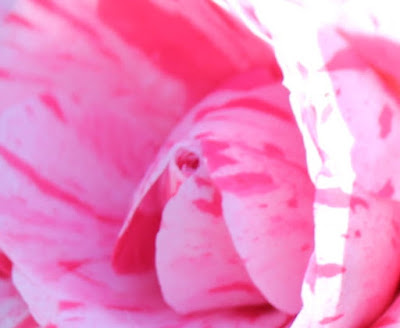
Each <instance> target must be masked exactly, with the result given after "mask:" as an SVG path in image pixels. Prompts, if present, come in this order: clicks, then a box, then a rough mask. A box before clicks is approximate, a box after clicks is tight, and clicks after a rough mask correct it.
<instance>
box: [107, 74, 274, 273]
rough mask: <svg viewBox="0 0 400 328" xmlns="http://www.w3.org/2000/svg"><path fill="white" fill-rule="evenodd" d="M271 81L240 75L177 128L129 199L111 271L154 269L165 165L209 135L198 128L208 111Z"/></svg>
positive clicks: (268, 76) (263, 76) (207, 130)
mask: <svg viewBox="0 0 400 328" xmlns="http://www.w3.org/2000/svg"><path fill="white" fill-rule="evenodd" d="M275 81H276V77H275V76H274V75H273V74H272V73H271V72H270V71H266V70H263V69H260V70H252V71H250V72H247V73H244V74H241V75H239V76H237V77H235V78H233V79H230V80H228V82H226V83H224V84H223V85H222V86H221V87H220V88H219V89H218V90H217V91H216V92H214V93H211V94H210V95H208V96H207V97H206V98H205V99H204V101H202V102H200V103H199V104H198V105H197V106H195V107H194V108H193V109H192V110H191V111H190V113H189V114H188V115H187V116H186V118H185V119H184V120H182V121H181V122H180V124H179V125H177V127H176V128H175V129H174V130H173V132H172V133H171V135H170V136H169V138H168V139H167V140H166V141H165V143H164V145H163V147H162V148H161V149H160V151H159V153H158V155H157V157H156V159H155V160H154V162H153V164H152V165H150V166H149V168H148V170H147V172H146V174H145V176H144V177H143V179H142V181H141V184H140V185H139V186H138V187H137V188H136V191H135V193H134V195H133V200H132V207H131V210H130V213H129V214H128V216H127V219H126V221H125V223H124V226H123V228H122V230H121V232H120V235H119V238H118V242H117V245H116V249H115V253H114V258H113V264H114V267H115V268H116V270H117V271H118V272H121V273H129V272H143V271H146V270H150V269H151V268H153V267H154V261H153V259H154V243H155V238H156V233H157V230H158V227H159V224H160V220H161V212H162V209H163V207H164V205H165V202H166V201H167V200H168V199H169V197H170V196H171V195H172V194H173V193H174V192H173V191H172V190H170V192H168V195H164V196H163V197H161V198H162V199H160V195H159V191H158V190H159V189H160V186H159V180H160V179H161V177H162V175H163V173H164V172H165V170H166V168H167V166H168V163H170V162H173V161H174V160H175V159H174V156H175V155H176V152H177V151H178V149H179V148H181V147H184V146H185V143H187V142H189V143H193V142H192V141H191V140H193V139H196V138H198V137H199V136H201V135H207V134H208V133H210V132H212V129H213V128H214V127H213V126H212V127H211V128H210V126H209V125H204V124H203V125H202V124H201V121H202V118H203V117H204V116H205V115H206V114H207V113H208V111H210V110H213V109H215V108H219V107H222V108H223V107H224V106H230V105H231V104H230V102H231V101H233V102H234V101H235V99H237V98H238V99H240V97H241V96H242V94H243V92H244V93H246V92H249V90H252V89H257V88H262V87H263V86H264V85H266V84H269V83H272V82H275ZM239 101H240V100H239ZM175 176H176V175H175ZM173 189H175V187H174V188H173Z"/></svg>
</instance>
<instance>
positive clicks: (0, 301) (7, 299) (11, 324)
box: [0, 277, 38, 328]
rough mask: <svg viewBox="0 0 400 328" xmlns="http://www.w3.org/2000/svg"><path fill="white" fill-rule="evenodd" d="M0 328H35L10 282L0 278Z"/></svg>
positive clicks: (23, 303)
mask: <svg viewBox="0 0 400 328" xmlns="http://www.w3.org/2000/svg"><path fill="white" fill-rule="evenodd" d="M0 326H1V327H2V328H37V327H38V324H37V323H36V322H35V320H34V319H33V317H32V316H31V314H30V313H29V310H28V308H27V306H26V304H25V302H24V301H23V300H22V298H21V296H20V295H19V294H18V292H17V290H16V289H15V287H14V285H13V283H12V280H11V279H9V278H3V277H0Z"/></svg>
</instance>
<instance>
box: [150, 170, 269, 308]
mask: <svg viewBox="0 0 400 328" xmlns="http://www.w3.org/2000/svg"><path fill="white" fill-rule="evenodd" d="M156 245H157V250H156V263H157V273H158V279H159V281H160V285H161V289H162V291H163V295H164V299H165V300H166V302H167V303H168V304H169V305H170V306H171V307H172V308H173V309H174V310H175V311H177V312H178V313H189V312H196V311H201V310H210V309H218V308H224V307H237V306H250V305H260V304H265V305H266V301H265V299H264V298H263V297H262V295H261V294H260V292H259V291H258V290H257V288H256V287H255V286H254V284H253V283H252V281H251V280H250V278H249V276H248V274H247V271H246V269H245V268H244V265H243V263H242V262H241V260H240V258H239V256H238V254H237V253H236V250H235V248H234V246H233V244H232V240H231V238H230V236H229V233H228V230H227V227H226V225H225V222H224V220H223V218H222V207H221V196H220V194H219V191H218V190H216V188H215V187H214V186H213V183H212V181H211V180H210V178H209V176H208V174H207V171H206V169H205V167H204V164H200V166H199V167H198V168H197V170H196V171H195V172H194V173H193V175H192V176H191V177H190V178H188V179H187V180H186V181H185V182H183V184H182V186H181V187H180V188H179V191H178V192H177V194H176V195H175V196H173V197H172V198H171V199H170V200H169V201H168V203H167V204H166V206H165V208H164V211H163V218H162V221H161V227H160V231H159V232H158V234H157V244H156Z"/></svg>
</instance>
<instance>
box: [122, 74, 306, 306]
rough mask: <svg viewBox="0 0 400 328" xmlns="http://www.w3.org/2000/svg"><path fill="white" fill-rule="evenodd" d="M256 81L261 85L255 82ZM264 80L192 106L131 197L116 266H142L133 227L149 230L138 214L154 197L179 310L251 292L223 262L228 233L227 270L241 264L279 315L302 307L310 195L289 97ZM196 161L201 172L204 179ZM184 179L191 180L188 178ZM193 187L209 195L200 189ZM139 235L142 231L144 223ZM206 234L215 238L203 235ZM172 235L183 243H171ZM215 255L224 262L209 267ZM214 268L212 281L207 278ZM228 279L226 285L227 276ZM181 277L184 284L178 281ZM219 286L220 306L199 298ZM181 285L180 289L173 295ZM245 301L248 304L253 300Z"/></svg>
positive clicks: (245, 79) (165, 278)
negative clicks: (230, 259)
mask: <svg viewBox="0 0 400 328" xmlns="http://www.w3.org/2000/svg"><path fill="white" fill-rule="evenodd" d="M263 75H264V83H260V82H262V79H261V77H262V76H263ZM268 75H269V74H268V73H264V74H262V72H260V71H258V72H252V73H248V74H244V75H243V76H242V77H241V78H238V79H236V81H233V82H231V83H230V84H228V85H226V86H224V87H222V88H221V89H220V90H219V91H217V92H215V93H214V94H212V95H209V96H208V97H207V98H206V99H205V100H204V101H202V102H201V103H200V104H199V105H198V106H196V107H195V108H194V109H193V111H192V112H190V113H189V114H188V116H187V117H186V118H185V119H184V120H183V121H182V123H181V124H180V125H179V126H178V127H177V128H176V129H175V130H174V132H173V133H172V134H171V136H170V138H169V139H168V140H167V141H166V144H165V147H164V148H163V149H162V151H161V152H160V154H159V160H158V161H157V162H156V164H155V165H154V166H153V168H151V169H150V170H149V171H148V174H147V176H146V178H145V179H144V180H143V182H142V186H141V187H140V188H139V189H138V190H137V193H136V195H135V196H134V205H133V208H132V215H131V216H130V217H128V220H127V222H126V224H125V228H124V229H123V231H122V232H121V235H120V239H119V242H118V246H117V248H116V258H115V259H116V262H115V264H116V266H117V268H118V267H119V268H127V266H126V263H130V264H131V269H132V270H134V269H135V267H141V261H138V259H141V258H140V257H139V258H138V257H137V254H143V253H141V252H140V251H139V250H140V249H148V248H147V247H144V246H143V242H146V243H148V240H144V239H142V238H136V239H135V238H131V237H132V236H133V234H134V233H135V232H134V231H135V229H134V228H137V227H138V226H139V222H146V220H147V222H155V219H154V216H153V217H152V218H151V220H149V216H148V215H142V214H143V210H142V208H143V207H147V206H146V203H147V201H148V197H149V196H151V195H153V204H154V205H153V208H158V211H159V214H158V224H159V225H160V224H161V228H160V232H159V235H158V237H157V248H156V250H155V254H156V258H157V271H158V276H159V278H160V282H161V286H162V289H163V291H164V295H165V297H166V298H167V300H169V302H170V304H171V305H172V306H173V307H175V308H176V309H177V310H178V311H181V312H186V311H196V310H201V309H202V308H203V309H205V308H207V307H210V306H214V307H216V306H218V303H219V306H220V307H223V306H226V305H227V303H226V301H227V299H225V297H226V296H229V295H230V294H231V293H232V292H235V291H236V290H235V288H236V289H237V291H236V292H238V291H241V290H239V287H240V289H243V288H244V287H243V286H245V285H246V286H247V287H246V290H247V291H248V292H250V291H252V287H251V286H252V284H251V283H248V282H246V283H245V284H244V282H245V280H243V278H244V276H243V274H242V273H240V271H238V270H239V268H240V266H239V265H238V264H235V263H232V264H231V265H228V264H229V263H227V262H225V261H226V260H227V259H229V258H235V256H234V254H235V252H234V251H233V249H231V250H230V248H229V247H231V246H229V245H230V241H229V240H228V241H226V240H225V239H224V238H225V237H223V236H224V234H226V233H228V231H229V233H230V235H231V237H232V240H233V245H234V247H235V249H236V251H237V255H236V256H239V257H238V258H237V259H236V260H235V261H233V262H238V260H239V258H240V260H241V261H242V263H243V264H244V267H245V268H246V270H247V272H248V274H249V277H250V278H251V281H253V282H254V284H255V285H256V286H257V288H258V289H259V290H260V291H261V292H262V294H263V295H264V297H265V298H266V299H267V300H268V301H269V302H270V303H271V304H272V305H274V306H276V307H277V308H279V309H280V310H283V311H284V312H289V313H296V311H298V310H299V308H300V307H301V301H300V288H301V282H302V279H303V276H304V272H305V268H306V265H307V261H308V258H309V256H310V254H311V252H312V249H313V222H312V201H313V192H314V188H313V186H312V184H311V182H310V180H309V177H308V175H307V172H306V168H305V157H304V148H303V145H302V140H301V136H300V134H299V132H298V130H297V126H296V124H295V121H294V117H293V116H292V114H291V112H290V107H289V104H288V93H287V91H285V89H284V88H283V87H282V86H281V85H280V83H276V82H273V81H271V80H270V78H269V77H268ZM239 83H241V85H242V88H241V89H239V86H240V84H239ZM232 85H236V87H235V89H232ZM183 150H184V152H182V151H183ZM189 155H190V156H189ZM203 162H204V163H205V166H206V169H205V173H204V172H203V173H201V172H202V170H204V168H203V166H204V164H203ZM177 172H178V173H177ZM179 172H180V173H179ZM207 172H209V174H210V177H211V179H210V177H208V176H207ZM185 173H186V174H189V175H190V174H193V177H191V178H188V177H185ZM203 174H206V176H205V177H203V176H202V175H203ZM199 175H200V176H199ZM171 176H172V180H171ZM199 178H201V179H200V180H201V181H200V182H199V181H197V180H196V179H199ZM196 181H197V184H199V185H198V186H196ZM200 184H206V185H208V188H205V187H204V186H203V187H202V188H205V189H202V188H201V187H200ZM214 185H215V187H212V186H214ZM210 188H211V189H210ZM213 188H217V189H213ZM207 189H208V191H207ZM213 190H214V191H213ZM220 192H221V196H222V197H221V196H219V193H220ZM160 194H161V196H160ZM207 194H208V196H207ZM157 200H158V202H157ZM143 204H144V205H143ZM156 204H158V206H157V205H156ZM166 204H167V205H166ZM165 205H166V206H165ZM164 206H165V208H164ZM220 206H221V208H220ZM199 209H200V210H201V211H199ZM162 211H164V213H163V215H162V220H161V212H162ZM217 211H219V212H217ZM179 213H180V214H179ZM185 213H186V214H185ZM188 213H191V215H189V214H188ZM201 217H203V218H201ZM218 218H220V220H219V221H218ZM222 218H223V219H222ZM199 220H200V221H199ZM215 220H217V221H215ZM221 220H224V221H225V222H221ZM198 221H199V222H198ZM214 221H215V222H214ZM141 227H142V229H144V231H143V232H146V226H145V224H141ZM207 229H212V230H211V231H210V232H209V233H207V232H206V231H207ZM224 230H226V231H225V232H224ZM143 232H142V234H143ZM136 234H137V236H139V235H140V232H136ZM179 235H183V236H182V237H179V238H178V237H174V236H179ZM128 236H129V237H128ZM168 236H169V237H168ZM206 236H213V237H212V238H211V237H206ZM154 238H155V234H154ZM208 238H211V239H212V241H213V243H212V244H209V243H210V240H209V239H208ZM224 240H225V241H224ZM224 243H225V245H224ZM167 245H169V246H168V247H167ZM201 245H202V247H200V246H201ZM211 245H212V246H211ZM222 246H223V247H224V248H223V249H225V251H224V254H225V256H227V258H226V259H225V260H223V259H221V260H219V263H218V265H215V264H214V265H211V264H212V261H214V260H215V259H217V258H218V257H219V255H218V254H220V252H221V250H222V248H221V247H222ZM122 251H123V252H124V256H123V257H121V255H120V252H122ZM204 252H206V253H208V256H205V255H204V254H203V253H204ZM146 254H147V253H146ZM228 254H231V255H228ZM147 255H150V254H147ZM122 259H123V260H122ZM121 260H122V261H121ZM240 260H239V263H240ZM129 261H130V262H129ZM190 263H192V266H190ZM233 264H235V265H233ZM197 266H199V269H196V267H197ZM207 268H210V269H207ZM211 268H212V269H211ZM218 268H219V272H215V273H213V274H211V275H210V272H214V270H216V269H218ZM233 269H235V271H232V270H233ZM203 270H205V271H204V272H203ZM227 270H228V271H227ZM229 270H230V271H229ZM240 270H242V269H240ZM188 272H191V273H190V274H189V273H188ZM202 272H203V273H202ZM229 272H231V274H230V275H231V277H229V275H228V276H226V277H225V276H224V275H225V273H229ZM185 273H186V274H185ZM182 274H183V275H184V276H186V279H187V281H186V282H182V280H183V279H182V277H181V275H182ZM218 277H224V278H223V279H222V278H221V279H219V280H218V281H219V285H221V283H222V282H225V283H226V282H227V281H230V280H232V281H233V282H235V283H233V282H232V283H231V284H230V286H231V288H224V289H222V287H223V286H219V287H218V290H221V292H220V293H221V295H220V296H219V297H216V296H214V298H210V295H207V294H206V295H201V294H198V293H199V292H202V293H204V292H205V291H207V290H208V291H209V290H211V289H217V287H215V286H211V285H210V284H211V283H212V280H210V279H218ZM282 277H285V278H282ZM215 283H216V282H213V284H215ZM186 284H189V285H188V287H187V288H182V287H180V286H182V285H184V286H186ZM198 288H200V290H198ZM241 292H242V291H241ZM252 293H253V292H252ZM193 295H197V297H196V298H197V301H196V303H195V304H192V302H187V300H190V299H192V298H193V299H194V298H195V297H194V296H193ZM207 297H208V298H207ZM218 300H219V302H217V301H218ZM240 300H241V297H237V298H236V301H238V302H239V301H240ZM256 300H257V298H256ZM211 301H212V302H216V303H215V304H214V303H212V302H211ZM247 302H249V304H251V303H253V302H254V298H253V300H251V299H247ZM212 304H214V305H212Z"/></svg>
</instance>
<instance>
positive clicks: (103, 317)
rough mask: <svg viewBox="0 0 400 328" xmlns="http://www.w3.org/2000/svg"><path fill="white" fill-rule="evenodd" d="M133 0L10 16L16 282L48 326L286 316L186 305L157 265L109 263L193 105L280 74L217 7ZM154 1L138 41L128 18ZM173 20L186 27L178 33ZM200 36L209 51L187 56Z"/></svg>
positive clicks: (264, 322)
mask: <svg viewBox="0 0 400 328" xmlns="http://www.w3.org/2000/svg"><path fill="white" fill-rule="evenodd" d="M127 3H130V2H128V1H126V2H124V1H117V2H115V1H103V2H101V6H100V9H101V17H102V19H99V17H98V16H97V11H96V1H89V0H86V1H80V0H76V1H68V2H65V1H44V0H21V1H15V2H14V5H13V6H12V7H11V8H12V9H11V11H10V12H8V14H6V15H5V16H4V17H3V21H2V29H1V33H0V45H1V49H2V51H1V53H0V88H1V90H2V96H1V98H0V172H2V175H1V185H0V248H1V249H2V250H3V251H4V253H5V254H7V256H8V257H9V258H10V259H11V260H12V261H13V263H14V265H15V267H14V269H13V274H12V277H13V282H14V284H15V286H16V288H17V289H18V291H19V292H20V293H21V295H22V297H23V298H24V300H25V301H26V302H27V304H28V306H29V308H30V311H31V313H32V315H33V316H34V317H35V319H36V320H37V321H38V323H39V324H40V325H41V326H43V327H46V326H47V327H68V328H70V327H132V326H133V325H138V326H140V327H144V328H154V327H160V328H161V327H169V328H170V327H198V328H204V327H217V328H221V327H227V328H228V327H232V326H237V327H266V326H267V327H281V326H283V325H287V324H288V322H289V321H290V320H291V317H288V316H287V315H284V314H281V313H279V312H278V311H276V310H273V309H264V308H262V309H261V310H259V309H243V310H230V311H221V312H219V313H215V314H214V313H211V314H204V315H191V316H187V317H181V316H178V315H176V314H175V313H174V312H173V311H172V310H170V309H169V308H168V307H167V306H166V304H165V303H164V301H163V299H162V295H161V293H160V289H159V286H158V282H157V277H156V275H155V272H154V271H152V270H150V271H147V272H144V273H140V274H130V275H124V276H122V275H119V274H118V273H116V272H115V271H114V270H113V268H112V266H111V257H112V252H113V248H114V244H115V240H116V237H117V234H118V231H119V230H120V227H121V224H122V222H123V219H124V217H125V213H126V212H127V210H128V209H129V205H130V198H131V193H132V191H133V190H134V188H135V187H136V186H137V184H138V181H139V180H140V178H141V177H142V175H143V173H144V171H145V169H146V168H147V166H148V165H149V163H150V162H151V160H152V159H153V157H154V155H155V153H156V152H157V150H158V148H159V146H160V144H161V143H162V142H163V141H164V138H165V136H166V134H167V133H168V132H169V130H170V129H171V127H172V126H173V125H174V124H175V123H176V122H177V120H178V119H179V118H180V117H181V116H182V114H183V113H184V112H185V110H187V109H188V108H189V107H190V106H191V105H192V104H193V103H195V102H196V101H197V100H198V99H199V98H201V97H202V96H203V95H204V94H205V93H207V92H209V91H210V89H212V88H213V87H214V85H215V84H217V83H219V82H220V81H222V80H223V79H224V78H225V77H228V76H230V75H234V74H236V73H238V72H240V71H243V70H247V69H248V68H249V67H252V66H264V67H265V68H266V69H268V68H272V70H271V72H272V73H271V74H272V76H274V77H276V78H279V69H277V66H276V65H275V62H274V60H273V58H272V55H271V54H272V53H271V50H270V48H269V47H268V46H265V45H263V44H262V43H260V42H259V41H258V40H257V39H256V38H254V37H252V36H251V35H250V34H249V33H248V32H245V31H244V30H243V29H242V28H239V27H238V26H237V25H236V23H234V22H233V21H232V20H231V19H228V18H226V16H225V14H223V13H222V12H221V11H218V12H216V11H214V10H212V7H210V6H208V5H205V6H204V8H203V9H202V10H203V11H202V12H201V15H200V13H199V16H196V11H194V10H192V8H191V6H190V5H188V7H187V8H183V7H182V8H183V9H182V10H183V11H181V12H180V13H177V12H174V8H173V7H171V8H166V7H163V6H161V3H160V4H158V3H157V2H149V1H147V0H146V1H136V2H135V4H134V6H136V7H132V6H130V7H129V8H126V4H127ZM192 4H193V5H194V4H195V2H192ZM111 9H117V14H118V13H119V14H126V15H127V16H125V19H124V20H123V19H122V18H121V17H119V16H118V15H119V14H118V15H117V14H115V13H112V10H111ZM128 9H129V10H128ZM180 10H181V9H180ZM154 13H157V15H158V16H157V19H156V21H157V22H160V23H159V24H153V25H152V26H153V28H154V29H155V31H158V32H157V33H159V34H160V35H161V36H159V37H155V38H154V39H151V40H146V42H148V43H146V44H143V42H142V41H143V40H141V38H142V37H141V36H142V35H143V34H142V29H141V25H136V20H135V19H132V17H133V16H134V15H137V17H147V16H149V15H152V14H154ZM189 13H190V16H189ZM167 19H168V22H169V24H171V26H173V25H174V24H176V26H177V27H176V28H177V29H179V30H186V31H187V35H185V36H184V37H182V38H180V42H179V43H176V42H175V41H174V40H175V36H174V37H172V38H168V34H165V32H166V31H168V26H169V25H168V24H167V23H163V22H167ZM104 22H107V24H109V25H110V26H112V27H113V28H115V30H116V31H117V32H118V33H114V32H113V31H111V30H110V28H109V27H108V25H105V24H104ZM121 22H123V28H124V29H127V30H128V31H130V32H132V33H131V34H130V36H129V38H127V37H126V36H125V32H126V31H125V30H123V31H122V30H120V28H119V27H118V26H115V25H116V24H118V23H121ZM143 24H144V22H143ZM215 31H221V32H220V33H215ZM157 33H156V32H154V33H150V35H154V36H157V35H158V34H157ZM163 33H164V34H163ZM119 34H122V35H123V36H124V39H125V41H122V40H121V39H120V37H119ZM199 40H201V42H200V41H199ZM197 42H200V43H199V44H198V43H197ZM158 47H160V48H158ZM169 47H171V48H172V49H176V51H178V52H179V53H180V58H179V60H172V59H173V58H172V59H171V58H170V57H168V54H169V55H170V53H168V51H166V52H164V50H163V49H168V48H169ZM157 49H159V50H157ZM193 49H196V50H197V49H204V53H202V54H201V55H200V56H198V57H195V59H193V58H194V57H193V51H194V50H193ZM207 49H208V50H210V51H211V52H210V53H212V54H213V56H212V58H213V60H210V59H209V58H210V57H209V56H206V55H205V54H208V50H207ZM237 51H239V52H240V53H239V54H238V53H237ZM163 54H166V56H167V57H168V58H163ZM219 66H221V67H222V68H221V70H217V69H215V68H216V67H219ZM194 68H196V69H194ZM205 72H206V73H205ZM2 265H3V261H2ZM3 271H4V270H3V269H2V272H3ZM7 284H8V282H7ZM7 288H8V287H7ZM10 288H14V287H12V286H10Z"/></svg>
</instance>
